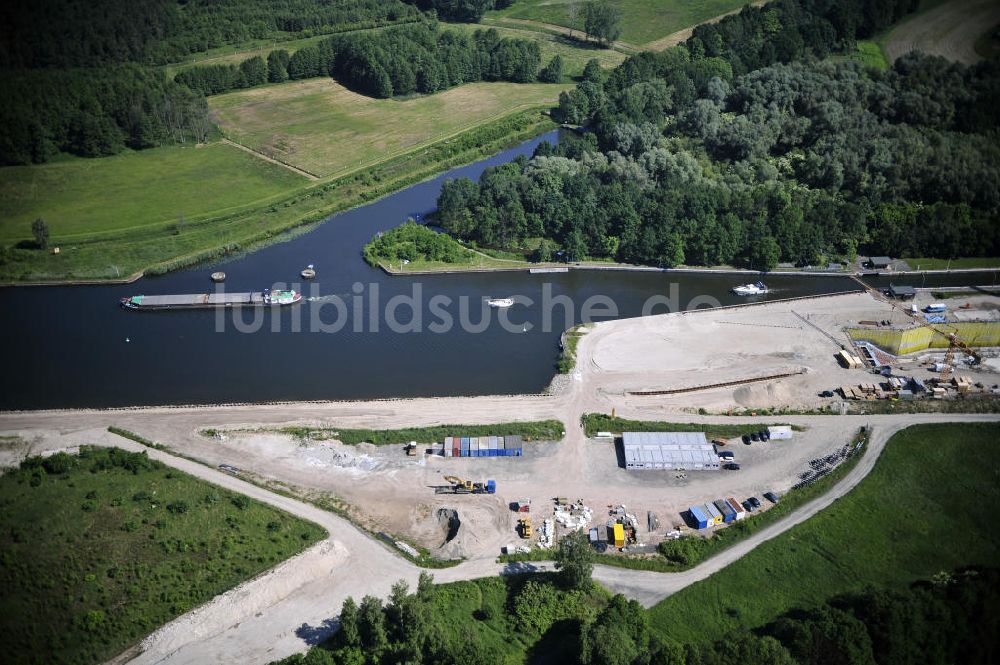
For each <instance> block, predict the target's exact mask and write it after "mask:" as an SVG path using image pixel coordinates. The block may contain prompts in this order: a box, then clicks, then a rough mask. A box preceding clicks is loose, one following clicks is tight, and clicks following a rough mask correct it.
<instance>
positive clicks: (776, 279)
mask: <svg viewBox="0 0 1000 665" xmlns="http://www.w3.org/2000/svg"><path fill="white" fill-rule="evenodd" d="M542 140H550V141H554V140H557V135H556V134H555V133H552V134H548V135H545V136H542V137H539V138H537V139H535V140H532V141H529V142H527V143H524V144H522V145H520V146H518V147H516V148H513V149H511V150H507V151H505V152H503V153H501V154H498V155H496V156H494V157H491V158H489V159H485V160H483V161H480V162H478V163H476V164H472V165H469V166H466V167H463V168H459V169H455V170H453V171H451V172H449V173H446V174H444V175H442V176H440V177H438V178H435V179H434V180H430V181H428V182H424V183H420V184H417V185H414V186H412V187H409V188H407V189H405V190H402V191H400V192H398V193H396V194H393V195H391V196H387V197H385V198H384V199H381V200H379V201H377V202H375V203H372V204H370V205H367V206H364V207H362V208H356V209H354V210H350V211H347V212H343V213H340V214H337V215H334V216H332V217H331V218H330V219H329V220H328V221H326V222H325V223H323V224H321V225H319V226H317V227H316V228H314V229H313V230H311V231H309V232H308V233H304V234H301V235H298V236H297V237H294V238H291V239H289V240H287V241H286V242H281V243H278V244H275V245H272V246H270V247H267V248H264V249H262V250H260V251H257V252H254V253H252V254H249V255H245V256H240V257H234V258H231V259H229V260H226V261H223V262H219V263H213V264H211V265H201V266H198V267H195V268H192V269H188V270H183V271H179V272H176V273H171V274H168V275H164V276H160V277H150V278H143V279H141V280H139V281H137V282H135V283H132V284H127V285H111V286H53V287H18V288H5V289H0V308H2V310H3V311H4V312H5V313H6V315H5V316H4V324H3V326H2V327H0V342H2V348H3V349H4V352H5V358H4V363H3V365H4V371H3V372H2V374H0V377H2V378H0V409H38V408H59V407H110V406H125V405H153V404H196V403H218V402H264V401H272V400H307V399H317V400H318V399H370V398H382V397H415V396H446V395H479V394H504V393H532V392H539V391H541V390H543V389H544V388H545V387H546V386H547V385H548V383H549V381H550V380H551V379H552V376H553V374H554V372H555V368H556V363H557V361H558V357H559V337H560V333H561V332H562V331H563V330H564V329H565V328H566V327H568V326H569V325H571V324H573V323H578V322H579V321H580V318H581V316H582V315H584V314H585V313H589V314H590V315H591V318H593V319H594V320H604V319H608V318H617V317H628V316H638V315H640V314H642V313H644V308H646V310H647V311H652V312H653V313H662V312H665V311H673V310H676V309H680V308H688V307H690V306H699V305H702V306H703V305H705V304H706V303H709V304H711V303H719V304H723V305H725V304H735V303H737V302H742V301H743V300H742V299H740V298H738V297H736V296H733V295H731V294H730V293H729V290H730V289H731V288H732V287H733V286H734V285H736V284H738V283H742V282H745V281H748V278H747V277H745V276H744V277H740V276H734V275H719V274H698V273H662V272H625V271H570V272H568V273H557V274H529V273H527V272H506V273H492V274H484V273H473V274H468V273H467V274H454V275H433V276H420V277H391V276H388V275H386V274H384V273H383V272H382V271H380V270H377V269H373V268H371V267H369V266H368V265H366V264H365V263H364V261H363V260H362V258H361V247H362V246H363V245H364V244H365V242H367V241H368V240H369V239H370V238H371V237H372V236H373V235H375V234H376V233H378V232H379V231H383V230H386V229H390V228H392V227H395V226H397V225H398V224H400V223H402V222H403V221H405V220H406V219H407V218H408V217H416V216H424V215H427V214H429V213H430V212H432V211H433V209H434V206H435V201H436V199H437V195H438V192H439V191H440V188H441V184H442V182H443V181H444V180H445V179H447V178H455V177H461V176H465V177H470V178H478V177H479V174H480V173H481V172H482V171H483V170H484V169H485V168H487V167H489V166H494V165H497V164H501V163H503V162H507V161H510V160H512V159H514V158H515V157H517V156H518V155H530V154H531V153H532V152H533V151H534V149H535V147H536V146H537V145H538V144H539V143H540V142H541V141H542ZM310 263H311V264H315V266H316V270H317V273H318V277H317V278H316V279H315V280H313V281H311V282H308V283H305V284H301V280H300V279H299V278H298V273H299V271H300V270H302V268H304V267H305V266H306V265H307V264H310ZM213 270H224V271H225V272H226V274H227V279H226V284H225V287H226V289H227V290H228V291H255V290H261V289H263V288H269V287H274V286H279V287H280V286H283V285H290V286H292V287H293V288H297V289H301V290H303V291H304V293H305V297H306V299H305V301H304V302H302V303H301V304H299V305H295V306H292V307H286V308H282V309H281V310H279V311H265V310H263V309H257V310H245V311H244V312H243V313H242V318H239V317H236V318H234V314H233V313H232V312H215V311H211V310H188V311H170V312H131V311H125V310H123V309H121V308H120V307H119V306H118V301H119V299H120V298H122V297H125V296H128V295H133V294H147V295H152V294H177V293H201V292H206V291H210V290H212V289H213V288H214V287H213V286H212V284H211V283H210V281H209V279H208V275H209V273H211V272H212V271H213ZM945 277H947V276H944V277H942V278H941V280H940V283H939V282H937V281H933V279H936V278H932V277H930V276H928V277H926V278H923V283H924V284H925V285H926V286H934V285H945V284H952V283H955V282H958V283H986V284H989V283H990V280H991V279H995V276H993V274H992V273H986V276H985V277H981V276H971V275H962V276H961V277H958V278H955V279H945ZM982 279H985V280H986V281H985V282H980V281H977V280H982ZM767 282H768V286H769V287H771V288H772V289H773V293H772V294H769V295H768V296H766V297H769V298H770V297H773V298H784V297H794V296H802V295H812V294H818V293H829V292H835V291H842V290H848V289H852V288H855V287H856V283H854V282H852V281H851V280H849V279H847V278H844V277H829V276H782V275H771V276H769V277H768V278H767ZM904 282H908V283H913V284H915V285H916V286H920V285H921V284H920V282H921V277H920V276H916V277H911V278H908V279H907V280H904ZM510 296H514V297H515V299H516V301H517V303H516V304H515V305H514V306H513V307H511V308H510V309H508V310H503V311H502V312H501V311H500V310H495V309H490V308H489V307H487V306H486V305H485V299H486V298H488V297H510ZM585 306H586V307H588V308H589V312H584V311H583V310H584V307H585ZM503 317H505V318H503ZM449 318H450V319H451V325H448V319H449Z"/></svg>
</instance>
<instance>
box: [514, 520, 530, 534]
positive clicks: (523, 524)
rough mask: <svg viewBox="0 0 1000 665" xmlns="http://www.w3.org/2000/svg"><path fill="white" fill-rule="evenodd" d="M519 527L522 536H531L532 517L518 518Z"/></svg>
mask: <svg viewBox="0 0 1000 665" xmlns="http://www.w3.org/2000/svg"><path fill="white" fill-rule="evenodd" d="M517 528H518V529H519V530H520V531H521V537H522V538H531V536H532V528H531V517H522V518H520V519H518V520H517Z"/></svg>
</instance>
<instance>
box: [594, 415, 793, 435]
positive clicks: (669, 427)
mask: <svg viewBox="0 0 1000 665" xmlns="http://www.w3.org/2000/svg"><path fill="white" fill-rule="evenodd" d="M580 421H581V423H582V424H583V429H584V432H585V433H586V434H587V436H589V437H592V436H595V435H596V434H597V433H598V432H614V433H618V434H620V433H621V432H704V433H705V436H706V437H708V438H709V439H735V438H736V437H739V436H743V435H744V434H751V433H753V432H759V431H761V430H762V429H765V428H767V427H773V426H774V425H777V424H780V423H770V424H761V423H746V424H743V425H730V424H719V423H669V422H663V421H657V420H628V419H626V418H616V417H613V416H608V415H605V414H603V413H586V414H584V415H583V417H582V418H581V419H580ZM792 429H793V430H795V431H802V428H801V427H799V426H797V425H792Z"/></svg>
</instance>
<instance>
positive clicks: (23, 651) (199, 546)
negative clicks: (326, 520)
mask: <svg viewBox="0 0 1000 665" xmlns="http://www.w3.org/2000/svg"><path fill="white" fill-rule="evenodd" d="M0 505H2V506H3V511H2V512H0V586H2V588H3V589H4V593H3V594H2V596H0V617H3V618H2V620H0V642H2V643H3V644H4V662H6V663H37V662H50V663H51V662H60V663H93V662H102V661H105V660H108V659H109V658H111V657H113V656H116V655H118V654H119V653H121V652H122V651H124V650H125V649H126V648H127V647H128V646H129V645H131V644H133V643H135V642H136V641H138V640H140V639H142V638H143V637H145V636H146V635H147V634H149V633H150V632H151V631H152V630H154V629H155V628H157V627H158V626H160V625H162V624H164V623H166V622H167V621H169V620H171V619H173V618H174V617H176V616H179V615H180V614H183V613H185V612H187V611H189V610H191V609H192V608H194V607H197V606H198V605H200V604H201V603H204V602H205V601H207V600H209V599H210V598H212V597H213V596H215V595H217V594H219V593H222V592H223V591H226V590H227V589H230V588H232V587H234V586H235V585H237V584H238V583H240V582H242V581H244V580H246V579H249V578H251V577H253V576H255V575H257V574H259V573H261V572H263V571H264V570H267V569H268V568H271V567H272V566H274V565H275V564H277V563H278V562H280V561H282V560H284V559H286V558H288V557H290V556H292V555H294V554H297V553H298V552H301V551H302V550H303V549H305V548H306V547H308V546H309V545H311V544H313V543H315V542H317V541H318V540H320V539H321V538H323V537H324V536H325V532H324V531H323V529H321V528H319V527H318V526H316V525H313V524H310V523H308V522H304V521H302V520H299V519H296V518H294V517H292V516H290V515H287V514H285V513H282V512H280V511H278V510H275V509H274V508H271V507H270V506H266V505H264V504H261V503H258V502H256V501H253V500H251V499H248V498H247V497H245V496H243V495H240V494H236V493H233V492H229V491H227V490H223V489H220V488H218V487H216V486H214V485H210V484H208V483H206V482H203V481H201V480H198V479H196V478H193V477H191V476H189V475H187V474H184V473H181V472H179V471H176V470H173V469H170V468H168V467H167V466H166V465H164V464H162V463H161V462H158V461H155V460H150V459H149V458H148V457H147V456H146V455H145V453H130V452H126V451H124V450H121V449H118V448H99V447H91V446H82V447H81V449H80V454H79V456H72V455H67V454H65V453H57V454H56V455H53V456H51V457H48V458H45V459H42V458H37V457H36V458H29V459H27V460H25V461H24V462H23V463H22V464H21V467H20V468H19V469H17V470H14V471H10V472H8V473H6V474H5V475H3V476H2V477H0Z"/></svg>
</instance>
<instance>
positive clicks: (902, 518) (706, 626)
mask: <svg viewBox="0 0 1000 665" xmlns="http://www.w3.org/2000/svg"><path fill="white" fill-rule="evenodd" d="M997 440H1000V424H998V423H963V424H957V423H948V424H935V425H916V426H913V427H910V428H908V429H906V430H904V431H902V432H899V433H897V434H896V435H894V436H893V437H892V439H890V441H889V443H888V444H887V446H886V449H885V450H884V452H883V453H882V455H881V456H880V458H879V460H878V462H877V463H876V465H875V468H874V469H873V470H872V472H871V473H870V474H869V475H868V476H867V477H866V478H865V479H864V480H863V481H862V482H861V484H860V485H859V486H858V487H857V488H855V489H854V490H853V491H852V492H851V493H850V494H848V495H847V496H845V497H843V498H841V499H839V500H838V501H837V502H835V503H834V504H833V505H832V506H830V507H829V508H827V509H826V510H824V511H823V512H821V513H820V514H818V515H816V516H815V517H813V518H812V519H810V520H809V521H807V522H805V523H803V524H800V525H798V526H796V527H794V528H793V529H791V530H789V531H788V532H786V533H784V534H782V535H781V536H779V537H777V538H775V539H773V540H770V541H768V542H766V543H763V544H762V545H761V546H759V547H757V548H755V549H754V550H753V551H752V552H750V553H749V554H747V555H746V556H744V557H743V558H741V559H740V560H739V561H737V562H735V563H733V564H732V565H730V566H728V567H726V568H725V569H724V570H722V571H720V572H718V573H715V574H714V575H713V576H712V577H710V578H708V579H707V580H704V581H702V582H699V583H697V584H694V585H692V586H690V587H688V588H686V589H684V590H683V591H680V592H679V593H677V594H675V595H673V596H671V597H670V598H668V599H666V600H665V601H663V602H662V603H660V604H659V605H657V606H656V607H655V608H653V609H652V611H651V619H652V622H653V625H654V627H656V628H658V629H660V630H663V631H668V632H669V634H670V635H671V637H673V638H674V639H676V640H679V641H681V642H708V641H711V640H714V639H718V638H720V637H722V636H724V635H726V634H727V633H729V632H730V631H733V630H736V629H740V628H754V627H757V626H760V625H763V624H764V623H766V622H768V621H770V620H771V619H772V618H774V617H776V616H778V615H780V614H781V613H782V612H784V611H786V610H787V609H788V608H792V607H805V606H810V605H813V604H816V603H818V602H821V601H822V600H824V599H827V598H830V597H832V596H834V595H837V594H841V593H847V592H851V591H858V590H861V589H863V588H864V587H865V586H866V585H886V586H890V587H891V586H903V585H906V584H909V583H910V582H912V581H914V580H917V579H921V578H930V577H933V576H935V575H936V574H938V573H939V572H941V571H948V570H952V569H955V568H958V567H961V566H966V565H977V564H991V563H995V562H996V561H997V557H998V556H1000V532H998V531H997V530H996V529H991V528H988V527H987V526H984V522H983V519H984V513H983V510H984V507H988V506H992V505H995V504H996V503H997V502H998V501H1000V483H998V482H997V479H998V477H1000V460H998V459H997V458H995V457H993V456H990V455H984V454H983V445H984V444H985V443H988V442H992V441H997ZM779 505H780V504H779ZM987 510H988V508H987Z"/></svg>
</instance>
